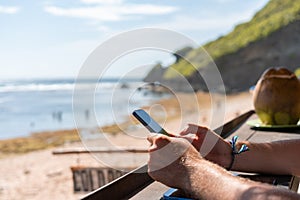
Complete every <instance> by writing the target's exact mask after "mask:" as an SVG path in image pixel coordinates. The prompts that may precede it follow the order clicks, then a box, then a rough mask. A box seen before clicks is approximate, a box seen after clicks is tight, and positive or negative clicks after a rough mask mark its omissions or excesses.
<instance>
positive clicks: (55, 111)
mask: <svg viewBox="0 0 300 200" xmlns="http://www.w3.org/2000/svg"><path fill="white" fill-rule="evenodd" d="M95 83H98V86H97V88H96V90H95V91H93V92H94V94H93V95H94V98H95V101H94V102H95V103H94V104H91V103H90V102H91V100H90V98H91V96H90V95H88V94H87V93H88V92H90V91H91V90H90V88H93V85H95ZM75 84H77V86H78V87H76V88H79V89H78V90H77V89H76V92H77V93H80V99H79V101H78V100H77V101H76V102H77V103H76V105H75V104H74V106H76V109H73V90H74V86H75ZM143 86H145V83H143V82H142V81H141V80H137V79H126V80H122V81H121V82H119V81H118V79H103V80H101V82H100V83H99V82H97V80H90V79H87V80H80V81H77V82H75V81H74V80H73V79H39V80H10V81H0V139H7V138H15V137H23V136H28V135H29V134H30V133H33V132H41V131H52V130H61V129H72V128H76V124H77V125H78V123H75V120H74V115H76V116H77V119H78V118H80V119H81V120H82V121H83V123H82V121H81V123H79V124H80V126H84V127H78V128H92V127H97V126H102V125H108V124H112V123H116V119H117V122H118V123H120V122H121V121H122V120H124V119H125V118H126V117H127V116H128V115H129V114H130V112H132V111H133V110H134V109H136V108H139V107H141V106H145V105H149V104H151V102H154V101H156V100H158V99H161V98H165V97H166V95H161V94H154V93H151V92H149V91H145V90H140V89H139V88H140V87H143ZM78 102H79V103H78ZM74 110H76V113H74ZM92 115H95V116H96V120H95V119H94V117H92Z"/></svg>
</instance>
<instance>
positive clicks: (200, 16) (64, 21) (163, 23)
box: [0, 0, 268, 80]
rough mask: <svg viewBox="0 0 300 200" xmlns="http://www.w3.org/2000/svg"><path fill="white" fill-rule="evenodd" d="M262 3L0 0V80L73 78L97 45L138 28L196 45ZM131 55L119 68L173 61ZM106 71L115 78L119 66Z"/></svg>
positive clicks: (226, 29)
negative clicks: (159, 31) (164, 32)
mask: <svg viewBox="0 0 300 200" xmlns="http://www.w3.org/2000/svg"><path fill="white" fill-rule="evenodd" d="M267 2H268V0H251V1H241V0H210V1H207V0H206V1H205V0H172V1H170V0H153V1H145V0H72V1H71V0H63V1H62V0H26V1H22V0H10V1H7V0H0V80H1V79H2V80H3V79H30V78H63V77H66V78H73V77H76V76H77V75H78V73H79V71H80V68H81V67H82V64H83V63H84V62H85V60H86V59H87V58H88V56H89V55H90V53H91V52H92V51H93V50H94V49H95V48H96V47H97V46H99V45H101V44H102V43H103V42H105V41H107V40H108V39H110V38H111V37H112V36H115V35H117V34H120V33H122V32H124V31H130V30H134V29H139V28H147V27H152V28H162V29H169V30H172V31H176V32H179V33H181V34H184V35H185V36H187V37H189V38H191V39H192V40H194V41H195V42H196V43H197V44H199V46H200V45H202V44H205V43H206V42H208V41H211V40H214V39H216V38H218V37H220V36H222V35H225V34H226V33H228V32H230V31H231V30H233V28H234V26H235V25H237V24H239V23H242V22H246V21H248V20H250V19H251V17H252V16H253V15H254V14H255V13H256V12H257V11H258V10H260V9H261V8H262V7H263V6H264V5H265V4H266V3H267ZM174 50H176V49H174ZM145 55H148V56H145ZM132 57H135V58H134V59H133V58H132V59H124V60H125V61H124V62H123V63H122V66H124V69H125V68H126V70H128V69H127V68H130V67H132V66H134V65H137V63H138V64H139V65H143V64H144V65H146V64H147V65H151V64H154V63H157V62H162V63H163V64H165V65H167V64H170V63H171V62H173V61H174V58H173V57H172V56H171V55H170V54H166V53H157V52H156V53H153V55H152V56H150V54H149V53H146V54H144V56H141V55H140V56H132ZM144 57H145V58H144ZM133 60H138V62H134V61H133ZM109 73H110V74H108V76H119V75H121V74H122V70H111V71H110V72H109Z"/></svg>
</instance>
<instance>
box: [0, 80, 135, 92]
mask: <svg viewBox="0 0 300 200" xmlns="http://www.w3.org/2000/svg"><path fill="white" fill-rule="evenodd" d="M124 85H125V83H116V82H100V83H51V84H49V83H26V84H15V83H6V84H0V93H3V92H29V91H73V90H74V89H75V88H76V90H94V89H95V88H96V89H97V90H99V89H113V88H122V87H124ZM95 86H96V87H95ZM130 86H131V84H126V87H130Z"/></svg>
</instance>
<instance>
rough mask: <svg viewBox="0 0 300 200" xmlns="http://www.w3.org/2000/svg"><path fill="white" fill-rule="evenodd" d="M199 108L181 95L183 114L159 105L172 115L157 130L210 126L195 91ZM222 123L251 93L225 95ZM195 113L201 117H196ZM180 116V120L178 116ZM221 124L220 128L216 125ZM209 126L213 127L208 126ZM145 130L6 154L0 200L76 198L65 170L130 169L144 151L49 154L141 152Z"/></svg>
mask: <svg viewBox="0 0 300 200" xmlns="http://www.w3.org/2000/svg"><path fill="white" fill-rule="evenodd" d="M197 95H198V98H199V99H201V103H199V105H201V106H200V107H201V109H200V111H199V112H196V110H197V106H195V105H192V104H189V103H188V102H189V99H190V98H191V97H190V96H189V95H188V94H185V95H183V98H185V99H186V100H184V102H186V104H187V105H186V106H184V107H185V109H184V110H180V112H179V110H176V108H175V107H176V105H177V103H176V101H174V100H167V101H164V102H160V103H161V105H162V106H163V107H165V108H166V110H167V112H168V113H170V112H173V114H171V115H170V117H169V116H168V119H167V120H165V119H162V122H163V126H164V127H165V129H166V130H168V131H171V132H176V131H179V130H180V129H181V128H182V125H184V124H186V123H189V122H192V123H195V122H199V123H200V124H202V125H206V126H210V125H211V121H213V119H210V118H211V112H210V111H211V109H210V108H211V107H210V106H211V105H210V96H209V95H208V94H204V93H199V94H197ZM222 106H225V107H224V108H225V119H224V121H229V120H230V119H232V118H234V117H236V116H238V115H240V114H242V113H243V112H246V111H248V110H250V109H252V95H251V94H250V93H249V92H244V93H240V94H235V95H230V96H227V97H226V104H224V105H222ZM199 113H201V116H199ZM181 116H184V117H183V118H182V117H181ZM219 125H221V124H219ZM212 128H214V127H212ZM147 134H148V132H147V130H145V128H143V127H142V126H140V125H131V126H128V127H126V129H125V131H123V132H120V133H118V134H104V135H103V137H101V138H97V140H91V141H89V140H83V142H73V143H66V144H64V145H61V146H59V147H55V148H48V149H45V150H37V151H32V152H29V153H26V154H12V155H9V156H5V157H3V158H1V159H0V166H1V168H0V174H1V179H0V199H5V200H6V199H7V200H8V199H9V200H13V199H46V200H47V199H79V198H80V197H82V196H83V195H84V194H85V193H74V191H73V181H72V172H71V169H70V167H76V166H89V167H101V166H102V167H105V166H106V167H107V166H108V165H109V167H125V168H126V167H136V166H141V165H142V164H144V163H146V162H147V154H146V153H138V154H135V153H114V154H112V153H111V154H109V153H104V154H67V155H53V154H52V152H53V151H54V150H57V149H60V150H63V149H70V148H84V146H89V147H93V146H99V147H112V146H118V147H120V146H121V147H131V148H132V147H138V148H147V146H148V143H147V141H146V139H145V138H146V136H147Z"/></svg>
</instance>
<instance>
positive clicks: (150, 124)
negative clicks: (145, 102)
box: [132, 109, 169, 135]
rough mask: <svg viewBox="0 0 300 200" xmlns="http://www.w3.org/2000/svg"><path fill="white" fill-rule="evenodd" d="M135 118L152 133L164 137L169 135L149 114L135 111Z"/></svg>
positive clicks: (140, 110)
mask: <svg viewBox="0 0 300 200" xmlns="http://www.w3.org/2000/svg"><path fill="white" fill-rule="evenodd" d="M132 114H133V116H134V117H135V118H136V119H137V120H139V121H140V122H141V123H142V124H143V125H144V126H145V127H146V128H147V129H148V130H149V131H150V132H154V133H161V134H164V135H169V134H168V133H167V131H165V130H164V129H163V128H162V127H161V126H160V125H159V124H158V123H157V122H156V121H155V120H154V119H153V118H152V117H150V115H148V113H146V112H145V111H144V110H142V109H139V110H135V111H133V113H132Z"/></svg>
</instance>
